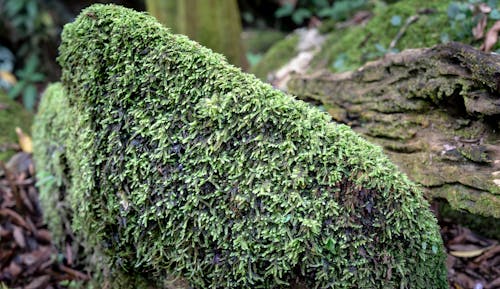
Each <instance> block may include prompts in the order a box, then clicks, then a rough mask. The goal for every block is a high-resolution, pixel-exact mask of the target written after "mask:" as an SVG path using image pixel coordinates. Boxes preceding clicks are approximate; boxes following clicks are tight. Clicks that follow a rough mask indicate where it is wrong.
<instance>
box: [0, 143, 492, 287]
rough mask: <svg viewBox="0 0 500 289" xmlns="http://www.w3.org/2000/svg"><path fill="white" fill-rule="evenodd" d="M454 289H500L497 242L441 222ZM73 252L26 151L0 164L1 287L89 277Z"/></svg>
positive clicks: (65, 282) (64, 284)
mask: <svg viewBox="0 0 500 289" xmlns="http://www.w3.org/2000/svg"><path fill="white" fill-rule="evenodd" d="M440 226H441V235H442V237H443V240H444V243H445V247H446V251H447V253H448V258H447V262H446V266H447V268H448V279H449V283H450V288H452V289H499V288H500V244H499V243H500V242H499V240H492V239H488V238H485V237H483V236H480V235H479V234H476V233H474V232H472V231H471V230H469V229H468V228H465V227H462V226H460V225H458V224H456V222H454V221H453V220H446V219H441V220H440ZM72 259H73V258H72V256H71V250H67V249H66V248H56V247H55V246H54V244H53V243H52V239H51V233H50V231H49V230H48V228H47V225H46V224H45V223H44V221H43V218H42V211H41V209H40V204H39V199H38V191H37V189H36V187H35V178H34V167H33V163H32V161H31V157H30V155H28V154H25V153H19V154H17V155H16V156H14V157H13V158H12V159H11V161H10V162H9V163H8V164H6V165H5V164H3V163H1V162H0V289H6V288H19V289H62V288H67V287H68V285H69V284H70V283H71V282H72V281H74V280H85V279H88V278H89V276H88V274H86V273H85V272H81V271H80V270H79V269H78V268H76V267H75V266H74V264H73V261H72Z"/></svg>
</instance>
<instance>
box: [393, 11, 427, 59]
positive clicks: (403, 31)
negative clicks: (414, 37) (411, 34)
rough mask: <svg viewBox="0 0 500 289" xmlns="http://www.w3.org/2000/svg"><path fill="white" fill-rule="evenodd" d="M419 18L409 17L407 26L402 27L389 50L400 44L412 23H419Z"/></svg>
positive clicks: (415, 16)
mask: <svg viewBox="0 0 500 289" xmlns="http://www.w3.org/2000/svg"><path fill="white" fill-rule="evenodd" d="M419 18H420V17H419V16H418V15H413V16H410V17H408V19H406V22H405V25H403V27H401V29H399V31H398V34H396V37H394V39H393V40H392V41H391V44H390V45H389V50H391V49H393V48H394V47H396V44H398V41H399V39H401V37H403V35H404V34H405V32H406V30H407V29H408V27H409V26H410V25H411V24H412V23H414V22H417V20H418V19H419Z"/></svg>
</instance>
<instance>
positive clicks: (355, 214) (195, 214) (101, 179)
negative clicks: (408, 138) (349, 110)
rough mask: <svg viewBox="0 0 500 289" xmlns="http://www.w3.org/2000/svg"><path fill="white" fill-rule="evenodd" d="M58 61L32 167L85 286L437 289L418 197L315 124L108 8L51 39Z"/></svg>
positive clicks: (433, 252) (211, 59) (354, 140)
mask: <svg viewBox="0 0 500 289" xmlns="http://www.w3.org/2000/svg"><path fill="white" fill-rule="evenodd" d="M59 62H60V64H61V66H62V84H55V85H53V86H51V87H50V88H49V89H48V90H47V92H46V94H45V95H44V97H43V99H42V101H41V105H40V113H39V114H38V116H37V120H36V122H35V129H34V133H35V134H34V141H35V150H36V151H35V160H36V165H37V172H38V174H39V176H41V177H44V178H45V179H50V178H52V182H48V183H47V182H45V183H39V186H40V189H41V191H40V192H41V194H42V196H41V197H42V201H43V202H42V204H43V206H44V208H45V211H46V212H47V211H50V210H54V199H55V196H58V198H59V197H61V198H63V199H64V201H66V202H67V203H68V204H70V208H66V209H64V208H60V207H59V208H58V209H60V210H62V211H64V212H65V214H62V215H63V216H67V218H68V219H70V220H71V228H72V229H73V230H74V236H79V237H78V241H80V242H82V243H84V244H83V246H84V247H85V248H90V251H92V250H94V251H96V252H98V253H99V254H101V253H102V258H101V259H93V258H88V259H87V260H86V261H87V262H89V263H88V264H86V265H87V266H89V267H91V266H92V265H94V266H95V267H94V270H95V271H94V273H95V275H94V277H95V278H97V280H98V281H94V283H93V285H95V286H98V285H96V284H101V285H102V284H107V286H109V287H108V288H121V289H123V288H353V287H355V288H410V287H411V288H447V281H446V268H445V266H444V259H445V254H444V252H443V246H442V240H441V238H440V235H439V230H438V227H437V224H436V220H435V218H434V216H433V215H432V213H431V212H430V210H429V209H428V204H427V202H426V201H425V200H424V198H423V197H422V193H421V191H420V190H419V189H418V188H416V186H415V185H414V184H413V183H411V182H410V181H409V180H408V178H407V177H406V176H405V175H403V174H401V173H400V172H398V170H397V168H396V167H395V166H394V165H393V164H392V163H391V162H390V161H389V160H388V158H387V157H386V156H384V155H383V153H382V150H381V148H380V147H378V146H375V145H372V144H370V143H368V142H367V141H365V140H364V139H362V138H361V137H360V136H358V135H357V134H356V133H354V132H353V131H352V130H351V129H350V128H348V127H347V126H345V125H337V124H334V123H332V122H331V119H330V118H329V117H328V115H327V114H326V113H323V112H321V111H319V110H317V109H315V108H313V107H311V106H310V105H308V104H306V103H304V102H302V101H298V100H295V99H294V98H292V97H290V96H288V95H286V94H284V93H282V92H280V91H277V90H274V89H272V87H270V86H269V85H267V84H264V83H262V82H260V81H259V80H257V79H256V78H255V77H254V76H252V75H248V74H244V73H242V72H241V70H240V69H238V68H236V67H234V66H231V65H229V64H228V63H227V62H226V60H225V59H224V58H223V57H222V56H221V55H218V54H215V53H213V52H212V51H210V50H209V49H206V48H204V47H202V46H201V45H199V44H197V43H195V42H192V41H190V40H189V39H187V38H186V37H185V36H181V35H173V34H171V33H170V32H169V31H168V30H167V29H166V28H164V27H163V26H162V25H160V24H159V23H158V22H156V21H155V20H154V19H153V18H152V17H150V16H148V15H146V14H142V13H138V12H134V11H132V10H129V9H125V8H122V7H119V6H113V5H93V6H91V7H89V8H87V9H85V10H84V11H82V13H81V14H80V16H79V17H78V18H77V19H76V21H75V22H74V23H71V24H68V25H66V26H65V28H64V31H63V34H62V43H61V47H60V57H59ZM60 215H61V214H47V216H48V221H49V223H50V224H51V226H57V224H61V223H63V222H61V220H59V221H58V220H57V218H58V216H60ZM59 226H60V225H59ZM89 264H90V265H89ZM91 285H92V284H91Z"/></svg>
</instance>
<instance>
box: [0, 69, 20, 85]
mask: <svg viewBox="0 0 500 289" xmlns="http://www.w3.org/2000/svg"><path fill="white" fill-rule="evenodd" d="M0 78H1V79H3V80H5V81H6V82H7V83H9V84H10V85H14V84H16V83H17V79H16V77H15V76H14V75H13V74H12V73H10V72H8V71H5V70H0Z"/></svg>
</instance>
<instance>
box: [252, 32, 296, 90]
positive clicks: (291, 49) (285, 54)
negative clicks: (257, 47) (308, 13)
mask: <svg viewBox="0 0 500 289" xmlns="http://www.w3.org/2000/svg"><path fill="white" fill-rule="evenodd" d="M298 43H299V35H297V34H294V35H290V36H288V37H287V38H285V39H283V40H281V41H279V42H278V43H276V44H275V45H274V46H273V47H272V48H271V49H269V51H268V52H267V53H266V54H265V55H264V56H263V57H262V59H261V60H260V61H259V63H257V65H255V66H254V67H252V70H251V72H252V73H253V74H255V75H256V76H257V77H258V78H260V79H261V80H264V81H265V80H267V75H268V74H269V73H270V72H272V71H275V70H277V69H279V68H281V67H282V66H283V65H285V64H286V63H287V62H288V61H290V59H292V58H293V57H294V56H295V55H296V54H297V51H296V48H297V44H298Z"/></svg>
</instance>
